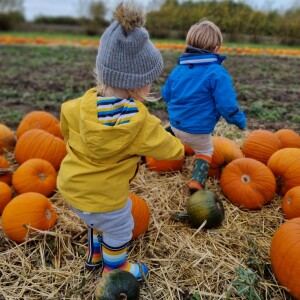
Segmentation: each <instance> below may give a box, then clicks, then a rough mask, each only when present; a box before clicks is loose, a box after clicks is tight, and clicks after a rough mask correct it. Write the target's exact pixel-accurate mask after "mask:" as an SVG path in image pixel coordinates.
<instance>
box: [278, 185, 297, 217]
mask: <svg viewBox="0 0 300 300" xmlns="http://www.w3.org/2000/svg"><path fill="white" fill-rule="evenodd" d="M281 208H282V212H283V213H284V215H285V216H286V218H287V219H293V218H299V217H300V186H295V187H293V188H291V189H290V190H288V191H287V192H286V194H285V195H284V197H283V200H282V203H281Z"/></svg>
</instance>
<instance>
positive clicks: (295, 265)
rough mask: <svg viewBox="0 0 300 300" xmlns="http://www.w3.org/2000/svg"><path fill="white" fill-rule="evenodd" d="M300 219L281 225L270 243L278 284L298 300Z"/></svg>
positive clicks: (299, 286) (299, 288) (299, 289)
mask: <svg viewBox="0 0 300 300" xmlns="http://www.w3.org/2000/svg"><path fill="white" fill-rule="evenodd" d="M299 253H300V218H294V219H292V220H288V221H286V222H285V223H283V224H282V225H281V226H280V227H279V228H278V229H277V230H276V231H275V234H274V236H273V238H272V242H271V250H270V256H271V265H272V268H273V271H274V274H275V277H276V279H277V280H278V282H279V284H280V285H282V286H284V287H286V288H287V289H288V290H289V293H290V294H291V295H292V296H293V297H294V298H295V299H300V276H299V274H300V259H299Z"/></svg>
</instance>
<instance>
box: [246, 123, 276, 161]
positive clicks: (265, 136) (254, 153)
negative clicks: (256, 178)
mask: <svg viewBox="0 0 300 300" xmlns="http://www.w3.org/2000/svg"><path fill="white" fill-rule="evenodd" d="M280 148H281V142H280V139H279V138H278V137H277V136H276V135H275V134H274V133H273V132H271V131H269V130H262V129H259V130H254V131H252V132H251V133H250V134H249V135H248V136H246V138H245V139H244V142H243V145H242V152H243V153H244V154H245V156H246V157H249V158H253V159H256V160H258V161H260V162H262V163H264V164H267V162H268V160H269V158H270V156H271V155H272V154H273V153H275V152H276V151H277V150H279V149H280Z"/></svg>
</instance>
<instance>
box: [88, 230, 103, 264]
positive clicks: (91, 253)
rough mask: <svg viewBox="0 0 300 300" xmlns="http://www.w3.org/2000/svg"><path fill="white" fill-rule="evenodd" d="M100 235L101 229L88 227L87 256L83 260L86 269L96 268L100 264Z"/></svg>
mask: <svg viewBox="0 0 300 300" xmlns="http://www.w3.org/2000/svg"><path fill="white" fill-rule="evenodd" d="M101 235H102V232H101V231H98V230H95V229H93V228H91V227H89V228H88V257H87V260H86V261H85V267H86V268H87V269H88V270H93V269H97V268H99V267H101V266H102V254H101V242H100V241H101Z"/></svg>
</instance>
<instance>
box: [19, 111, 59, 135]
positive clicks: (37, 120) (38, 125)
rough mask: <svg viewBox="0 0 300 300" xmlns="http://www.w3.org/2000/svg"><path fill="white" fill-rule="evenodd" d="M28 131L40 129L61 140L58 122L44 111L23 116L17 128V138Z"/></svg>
mask: <svg viewBox="0 0 300 300" xmlns="http://www.w3.org/2000/svg"><path fill="white" fill-rule="evenodd" d="M30 129H42V130H45V131H47V132H49V133H51V134H53V135H55V136H57V137H59V138H61V139H62V138H63V135H62V133H61V130H60V123H59V120H58V119H57V118H56V117H54V116H53V115H52V114H50V113H48V112H46V111H32V112H30V113H28V114H27V115H25V117H24V118H23V119H22V121H21V122H20V124H19V126H18V129H17V138H20V136H21V135H22V134H23V133H24V132H26V131H28V130H30Z"/></svg>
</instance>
